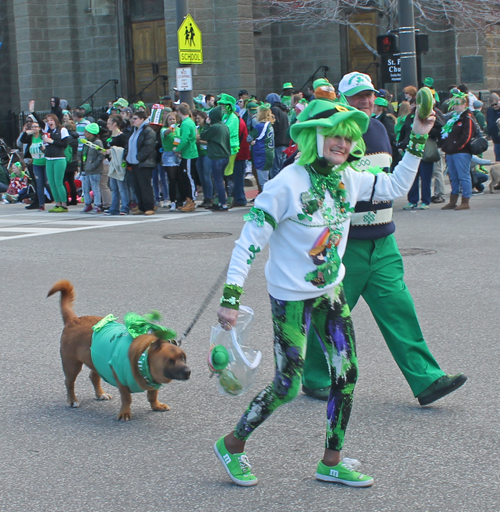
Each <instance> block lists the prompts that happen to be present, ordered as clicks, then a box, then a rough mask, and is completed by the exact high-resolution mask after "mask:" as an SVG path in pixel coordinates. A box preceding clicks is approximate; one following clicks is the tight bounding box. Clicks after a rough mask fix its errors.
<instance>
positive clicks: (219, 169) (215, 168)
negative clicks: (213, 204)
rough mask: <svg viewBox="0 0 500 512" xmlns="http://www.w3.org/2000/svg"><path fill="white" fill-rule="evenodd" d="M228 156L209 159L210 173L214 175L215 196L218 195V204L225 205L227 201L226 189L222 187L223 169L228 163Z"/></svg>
mask: <svg viewBox="0 0 500 512" xmlns="http://www.w3.org/2000/svg"><path fill="white" fill-rule="evenodd" d="M228 160H229V159H228V158H221V159H220V160H210V162H212V174H213V177H214V182H215V188H216V190H217V196H218V197H219V205H221V206H225V205H226V203H227V199H226V189H225V188H224V169H225V168H226V165H227V164H228Z"/></svg>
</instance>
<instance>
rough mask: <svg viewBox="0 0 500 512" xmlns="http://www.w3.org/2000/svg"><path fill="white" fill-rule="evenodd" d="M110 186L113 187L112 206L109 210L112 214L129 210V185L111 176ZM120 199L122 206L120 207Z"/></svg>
mask: <svg viewBox="0 0 500 512" xmlns="http://www.w3.org/2000/svg"><path fill="white" fill-rule="evenodd" d="M109 187H110V188H111V206H110V208H109V210H108V212H109V213H111V214H112V215H118V213H120V212H123V213H128V212H129V205H128V203H129V199H128V187H127V183H126V182H125V180H124V181H120V180H117V179H115V178H109ZM120 200H121V203H122V206H121V208H120Z"/></svg>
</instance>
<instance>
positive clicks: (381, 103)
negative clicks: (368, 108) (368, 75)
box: [375, 98, 389, 107]
mask: <svg viewBox="0 0 500 512" xmlns="http://www.w3.org/2000/svg"><path fill="white" fill-rule="evenodd" d="M375 105H378V106H380V107H387V105H389V102H388V101H387V100H385V99H384V98H375Z"/></svg>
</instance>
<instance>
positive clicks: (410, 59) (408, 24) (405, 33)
mask: <svg viewBox="0 0 500 512" xmlns="http://www.w3.org/2000/svg"><path fill="white" fill-rule="evenodd" d="M398 8H399V52H400V58H401V87H406V86H407V85H414V86H415V87H416V88H417V89H418V86H419V84H418V79H417V54H416V51H415V19H414V16H413V0H398Z"/></svg>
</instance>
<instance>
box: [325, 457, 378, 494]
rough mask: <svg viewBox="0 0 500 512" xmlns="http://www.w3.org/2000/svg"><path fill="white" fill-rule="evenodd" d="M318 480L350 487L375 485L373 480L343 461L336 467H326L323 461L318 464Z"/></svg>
mask: <svg viewBox="0 0 500 512" xmlns="http://www.w3.org/2000/svg"><path fill="white" fill-rule="evenodd" d="M316 480H321V481H322V482H337V483H339V484H344V485H348V486H349V487H370V486H371V485H373V482H374V480H373V478H372V477H371V476H368V475H363V473H358V472H357V471H356V470H354V469H353V466H352V465H351V464H349V463H348V462H347V461H346V460H342V461H341V462H340V464H337V465H336V466H325V465H324V464H323V461H321V460H320V461H319V462H318V467H317V469H316Z"/></svg>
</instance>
